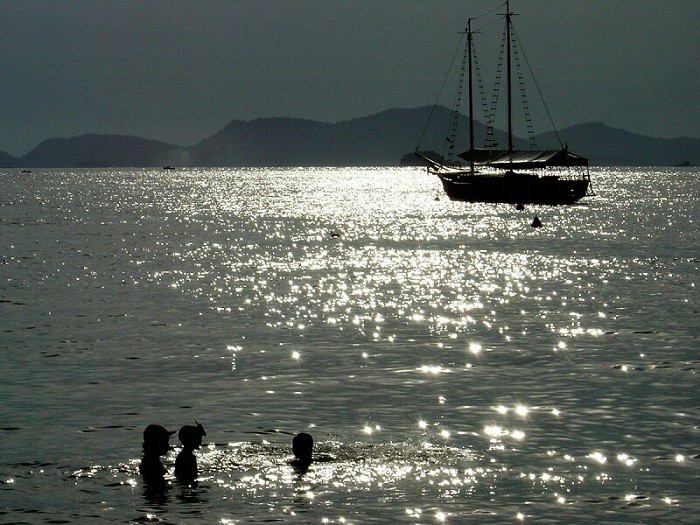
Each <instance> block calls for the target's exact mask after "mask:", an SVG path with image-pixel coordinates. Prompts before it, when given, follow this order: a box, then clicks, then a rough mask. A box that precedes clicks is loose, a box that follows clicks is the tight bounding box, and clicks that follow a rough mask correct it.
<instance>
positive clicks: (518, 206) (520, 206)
mask: <svg viewBox="0 0 700 525" xmlns="http://www.w3.org/2000/svg"><path fill="white" fill-rule="evenodd" d="M515 209H516V210H518V211H521V210H524V209H525V206H524V205H522V204H518V205H517V206H516V207H515Z"/></svg>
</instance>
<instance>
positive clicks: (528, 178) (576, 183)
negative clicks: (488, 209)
mask: <svg viewBox="0 0 700 525" xmlns="http://www.w3.org/2000/svg"><path fill="white" fill-rule="evenodd" d="M438 176H439V177H440V181H441V182H442V186H443V188H444V190H445V193H446V194H447V196H448V197H449V198H450V199H451V200H456V201H466V202H491V203H507V204H550V205H560V204H573V203H575V202H576V201H578V200H579V199H581V198H583V197H585V196H586V195H589V185H590V181H589V180H588V179H561V178H559V177H556V176H544V177H540V176H537V175H530V174H501V175H480V174H460V175H456V176H455V175H451V174H439V175H438Z"/></svg>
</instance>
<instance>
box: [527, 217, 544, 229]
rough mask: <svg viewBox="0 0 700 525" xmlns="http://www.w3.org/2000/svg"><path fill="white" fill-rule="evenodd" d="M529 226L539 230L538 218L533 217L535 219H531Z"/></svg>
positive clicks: (539, 222) (540, 222)
mask: <svg viewBox="0 0 700 525" xmlns="http://www.w3.org/2000/svg"><path fill="white" fill-rule="evenodd" d="M530 226H532V227H533V228H541V227H542V221H541V220H540V218H539V217H538V216H537V215H535V218H534V219H532V224H530Z"/></svg>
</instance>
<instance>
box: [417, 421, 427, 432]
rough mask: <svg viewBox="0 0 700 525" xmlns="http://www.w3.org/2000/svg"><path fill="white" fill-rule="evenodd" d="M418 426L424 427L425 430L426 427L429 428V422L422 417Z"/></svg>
mask: <svg viewBox="0 0 700 525" xmlns="http://www.w3.org/2000/svg"><path fill="white" fill-rule="evenodd" d="M418 426H419V427H420V428H422V429H423V430H425V429H426V428H428V423H427V422H426V421H423V420H422V419H421V420H420V421H419V422H418Z"/></svg>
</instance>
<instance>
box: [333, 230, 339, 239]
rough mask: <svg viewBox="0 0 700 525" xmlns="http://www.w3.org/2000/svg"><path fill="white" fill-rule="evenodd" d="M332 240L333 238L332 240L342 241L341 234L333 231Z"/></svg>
mask: <svg viewBox="0 0 700 525" xmlns="http://www.w3.org/2000/svg"><path fill="white" fill-rule="evenodd" d="M331 238H332V239H340V233H338V232H336V231H332V232H331Z"/></svg>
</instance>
